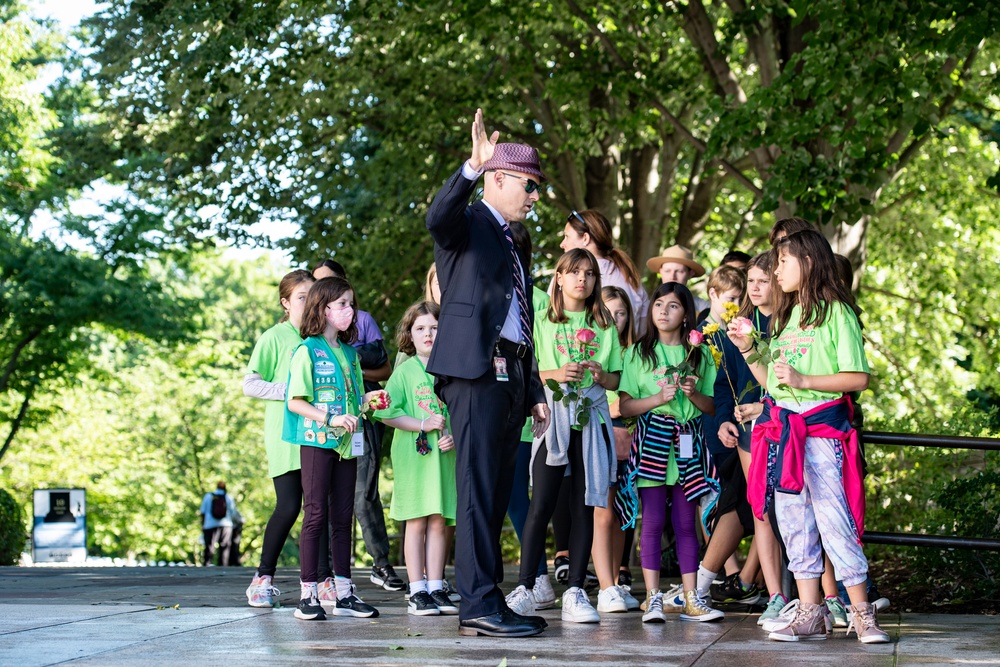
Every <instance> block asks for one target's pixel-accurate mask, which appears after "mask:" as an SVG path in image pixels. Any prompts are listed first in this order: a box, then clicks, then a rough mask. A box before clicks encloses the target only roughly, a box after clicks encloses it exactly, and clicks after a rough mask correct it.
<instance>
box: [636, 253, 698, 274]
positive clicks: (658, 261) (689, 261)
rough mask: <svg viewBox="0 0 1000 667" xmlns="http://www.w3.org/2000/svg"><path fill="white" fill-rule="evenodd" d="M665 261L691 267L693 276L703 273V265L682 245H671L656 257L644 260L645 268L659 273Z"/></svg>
mask: <svg viewBox="0 0 1000 667" xmlns="http://www.w3.org/2000/svg"><path fill="white" fill-rule="evenodd" d="M666 262H674V263H675V264H683V265H684V266H686V267H688V268H689V269H691V275H692V277H694V278H697V277H698V276H703V275H705V267H704V266H702V265H701V264H699V263H698V262H696V261H694V254H693V253H692V252H691V251H690V250H688V249H687V248H685V247H684V246H682V245H672V246H670V247H669V248H666V249H664V250H663V251H662V252H660V255H659V256H658V257H651V258H649V259H647V260H646V268H647V269H649V270H650V271H652V272H653V273H659V272H660V267H661V266H663V265H664V264H665V263H666Z"/></svg>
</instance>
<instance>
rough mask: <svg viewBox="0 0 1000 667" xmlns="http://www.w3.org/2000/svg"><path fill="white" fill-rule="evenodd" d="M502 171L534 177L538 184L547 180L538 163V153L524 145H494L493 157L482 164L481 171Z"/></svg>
mask: <svg viewBox="0 0 1000 667" xmlns="http://www.w3.org/2000/svg"><path fill="white" fill-rule="evenodd" d="M504 169H506V170H509V171H516V172H518V173H521V174H528V175H529V176H534V177H536V178H537V179H538V181H539V183H544V182H545V181H547V180H548V179H547V178H545V174H543V173H542V167H541V165H540V164H539V162H538V151H536V150H535V149H534V148H532V147H531V146H528V145H526V144H497V145H496V148H494V150H493V157H491V158H490V159H489V160H487V161H486V162H484V163H483V171H494V170H497V171H500V170H504Z"/></svg>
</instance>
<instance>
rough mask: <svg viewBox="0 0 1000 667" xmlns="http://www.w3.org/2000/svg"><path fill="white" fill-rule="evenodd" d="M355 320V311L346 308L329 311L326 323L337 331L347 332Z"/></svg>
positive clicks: (348, 307)
mask: <svg viewBox="0 0 1000 667" xmlns="http://www.w3.org/2000/svg"><path fill="white" fill-rule="evenodd" d="M353 320H354V309H353V308H351V307H350V306H347V307H346V308H340V309H333V308H331V309H330V310H328V311H327V313H326V321H327V322H329V323H330V324H332V325H333V326H334V328H336V329H337V331H347V329H348V327H350V326H351V322H352V321H353Z"/></svg>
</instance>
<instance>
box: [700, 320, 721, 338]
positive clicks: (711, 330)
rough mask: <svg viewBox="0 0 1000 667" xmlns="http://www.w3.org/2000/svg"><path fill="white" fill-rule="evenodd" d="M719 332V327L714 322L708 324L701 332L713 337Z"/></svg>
mask: <svg viewBox="0 0 1000 667" xmlns="http://www.w3.org/2000/svg"><path fill="white" fill-rule="evenodd" d="M718 330H719V325H718V324H716V323H715V322H712V323H711V324H706V325H705V328H704V329H702V330H701V332H702V333H703V334H705V335H706V336H711V335H712V334H714V333H715V332H716V331H718Z"/></svg>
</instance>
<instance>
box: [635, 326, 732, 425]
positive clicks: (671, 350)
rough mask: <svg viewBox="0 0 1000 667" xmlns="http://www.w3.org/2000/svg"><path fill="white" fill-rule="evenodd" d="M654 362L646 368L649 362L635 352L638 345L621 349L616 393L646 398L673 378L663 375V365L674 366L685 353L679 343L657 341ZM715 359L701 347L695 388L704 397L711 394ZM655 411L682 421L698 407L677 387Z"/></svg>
mask: <svg viewBox="0 0 1000 667" xmlns="http://www.w3.org/2000/svg"><path fill="white" fill-rule="evenodd" d="M654 351H655V352H656V359H657V363H656V366H655V367H653V368H650V364H649V363H648V362H647V361H646V360H645V359H643V358H642V355H641V354H639V346H638V344H636V345H633V346H632V347H630V348H628V349H627V350H625V359H624V361H623V363H622V379H621V382H620V383H619V385H618V393H619V394H622V393H625V394H628V395H629V396H631V397H632V398H646V397H647V396H652V395H653V394H656V393H658V392H659V391H660V387H661V386H662V385H664V384H669V383H671V382H672V381H673V379H674V378H673V377H668V376H667V368H668V367H670V366H676V365H677V364H679V363H681V361H683V360H684V357H685V355H686V354H687V352H686V351H685V349H684V347H683V346H682V345H664V344H663V343H657V344H656V348H655V349H654ZM715 372H716V371H715V361H713V359H712V355H711V354H710V353H709V351H708V347H706V346H702V350H701V362H700V364H699V366H698V381H697V382H696V383H695V387H696V388H697V389H698V391H700V392H701V393H702V394H704V395H706V396H714V395H715ZM653 412H654V413H655V414H660V415H673V416H674V418H675V419H676V420H677V421H678V422H680V423H684V422H686V421H690V420H692V419H694V418H695V417H697V416H698V415H700V414H701V410H699V409H698V408H696V407H695V405H694V403H692V402H691V401H689V400H688V397H687V396H685V395H684V393H683V392H682V391H680V390H678V391H677V395H676V396H674V398H673V400H671V401H670V402H668V403H665V404H664V405H659V406H657V407H655V408H653Z"/></svg>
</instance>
